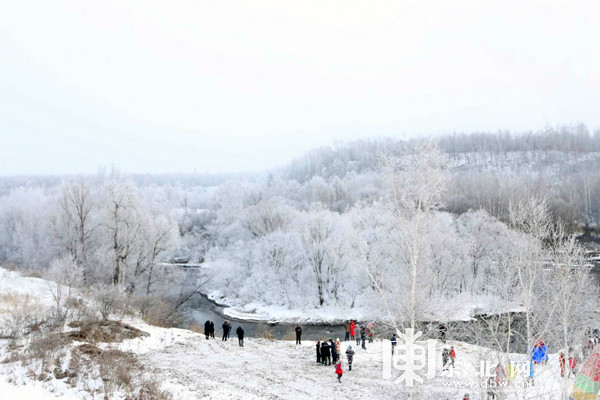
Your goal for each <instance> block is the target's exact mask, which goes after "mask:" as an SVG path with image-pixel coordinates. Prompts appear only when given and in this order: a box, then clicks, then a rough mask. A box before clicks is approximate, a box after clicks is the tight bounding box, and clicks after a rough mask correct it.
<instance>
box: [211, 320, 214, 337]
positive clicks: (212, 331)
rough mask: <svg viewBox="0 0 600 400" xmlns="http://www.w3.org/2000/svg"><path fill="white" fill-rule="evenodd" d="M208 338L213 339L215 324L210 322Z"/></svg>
mask: <svg viewBox="0 0 600 400" xmlns="http://www.w3.org/2000/svg"><path fill="white" fill-rule="evenodd" d="M210 337H211V338H213V339H214V338H215V323H214V322H212V321H210Z"/></svg>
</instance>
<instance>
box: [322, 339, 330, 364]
mask: <svg viewBox="0 0 600 400" xmlns="http://www.w3.org/2000/svg"><path fill="white" fill-rule="evenodd" d="M321 360H323V365H331V347H329V344H328V343H327V340H323V343H321Z"/></svg>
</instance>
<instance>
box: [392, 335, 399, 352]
mask: <svg viewBox="0 0 600 400" xmlns="http://www.w3.org/2000/svg"><path fill="white" fill-rule="evenodd" d="M390 342H392V355H394V348H395V347H396V345H397V344H398V339H397V338H396V334H395V333H394V334H393V335H392V338H391V339H390Z"/></svg>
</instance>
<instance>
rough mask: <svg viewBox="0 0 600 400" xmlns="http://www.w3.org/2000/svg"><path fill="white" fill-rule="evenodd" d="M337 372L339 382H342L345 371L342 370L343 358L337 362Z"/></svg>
mask: <svg viewBox="0 0 600 400" xmlns="http://www.w3.org/2000/svg"><path fill="white" fill-rule="evenodd" d="M335 373H336V374H337V377H338V382H339V383H342V374H343V373H344V371H342V360H338V362H337V363H336V364H335Z"/></svg>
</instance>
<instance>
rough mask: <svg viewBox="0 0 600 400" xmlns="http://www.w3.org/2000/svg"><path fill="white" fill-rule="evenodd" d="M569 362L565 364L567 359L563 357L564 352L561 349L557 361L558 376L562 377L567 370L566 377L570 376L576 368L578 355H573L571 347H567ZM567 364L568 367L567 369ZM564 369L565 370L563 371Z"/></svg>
mask: <svg viewBox="0 0 600 400" xmlns="http://www.w3.org/2000/svg"><path fill="white" fill-rule="evenodd" d="M568 361H569V363H568V364H567V359H566V358H565V353H563V352H562V351H561V352H560V354H559V355H558V363H559V364H560V376H561V377H564V376H565V372H567V378H570V377H571V375H574V374H575V369H576V368H577V364H578V363H579V357H578V356H577V355H575V352H574V350H573V348H572V347H571V348H569V360H568ZM567 365H568V366H569V368H568V369H567V368H566V367H567ZM565 370H566V371H565Z"/></svg>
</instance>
